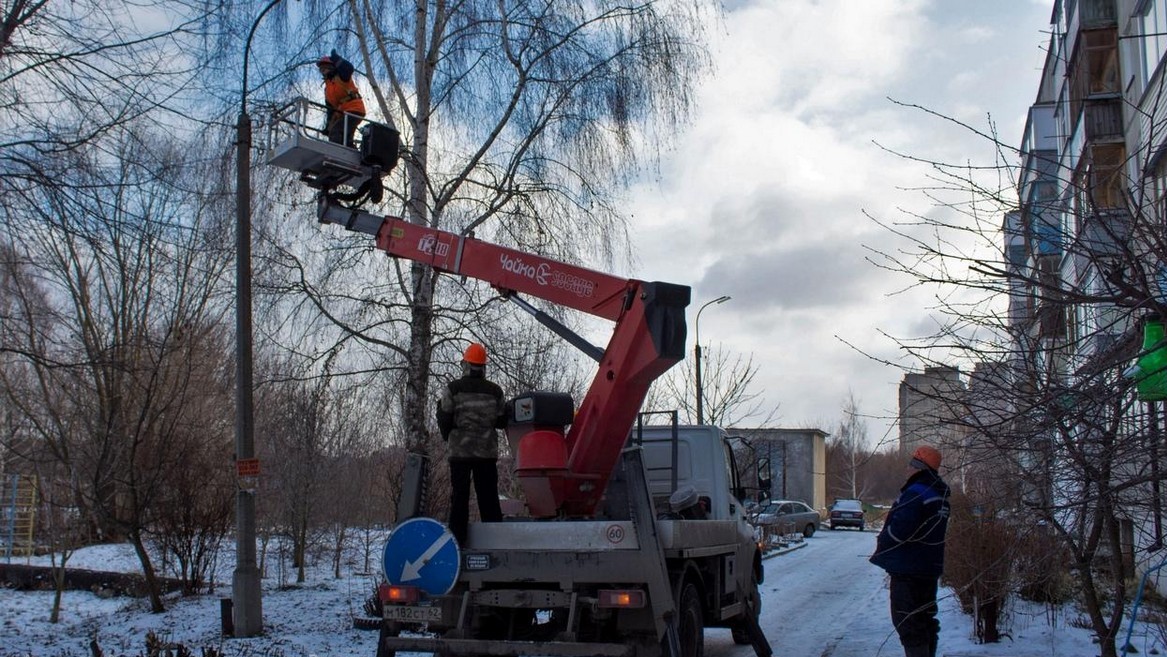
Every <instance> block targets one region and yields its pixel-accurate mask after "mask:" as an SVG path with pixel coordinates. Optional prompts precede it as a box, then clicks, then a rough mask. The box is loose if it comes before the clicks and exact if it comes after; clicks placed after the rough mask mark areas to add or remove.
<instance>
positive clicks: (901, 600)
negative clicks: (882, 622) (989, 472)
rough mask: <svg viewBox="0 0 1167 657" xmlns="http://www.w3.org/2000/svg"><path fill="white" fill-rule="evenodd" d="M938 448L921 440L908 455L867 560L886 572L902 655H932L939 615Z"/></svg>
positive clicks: (941, 527)
mask: <svg viewBox="0 0 1167 657" xmlns="http://www.w3.org/2000/svg"><path fill="white" fill-rule="evenodd" d="M940 460H941V459H940V450H938V449H936V448H935V447H932V446H931V445H920V446H919V447H917V448H916V450H915V451H914V452H912V457H911V459H910V460H909V461H908V470H909V472H908V480H907V482H905V483H904V486H903V488H901V489H900V496H899V497H898V498H896V501H895V504H893V505H892V507H891V510H890V511H888V513H887V520H885V521H884V524H883V529H882V530H881V531H880V532H879V536H878V537H877V538H876V539H875V554H873V555H871V559H870V561H871V563H873V564H875V565H877V566H879V567H880V568H883V569H884V570H886V571H887V573H888V575H889V576H890V577H889V579H890V585H889V589H890V598H891V619H892V624H893V625H894V626H895V630H896V633H897V634H899V637H900V644H902V645H903V647H904V655H905V656H906V657H936V647H937V640H938V638H939V635H940V621H938V620H936V612H937V607H936V589H937V587H938V585H939V581H940V575H941V574H942V573H943V572H944V535H945V533H946V532H947V530H948V515H949V505H948V496H949V489H948V484H946V483H944V480H943V479H941V478H940V472H939V470H940Z"/></svg>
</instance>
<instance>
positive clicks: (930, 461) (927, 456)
mask: <svg viewBox="0 0 1167 657" xmlns="http://www.w3.org/2000/svg"><path fill="white" fill-rule="evenodd" d="M916 461H919V462H920V463H922V464H924V465H926V466H928V467H929V468H931V469H932V470H939V469H940V450H938V449H936V448H935V447H932V446H931V445H920V446H919V447H917V448H916V451H914V452H912V466H913V467H915V465H916V463H915V462H916Z"/></svg>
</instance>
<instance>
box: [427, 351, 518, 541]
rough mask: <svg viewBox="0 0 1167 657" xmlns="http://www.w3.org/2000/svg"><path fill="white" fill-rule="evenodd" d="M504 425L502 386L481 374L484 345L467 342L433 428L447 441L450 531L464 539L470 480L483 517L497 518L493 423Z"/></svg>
mask: <svg viewBox="0 0 1167 657" xmlns="http://www.w3.org/2000/svg"><path fill="white" fill-rule="evenodd" d="M503 428H506V414H505V406H504V401H503V394H502V388H500V387H498V385H496V384H495V383H493V382H491V381H488V380H487V379H486V347H483V346H482V345H481V344H478V343H477V342H472V343H470V346H468V347H466V351H465V352H464V353H463V354H462V377H461V378H458V379H455V380H453V381H451V382H449V383H448V384H446V386H445V387H444V388H443V389H442V395H441V399H440V400H439V401H438V429H439V430H440V431H441V433H442V438H443V439H445V440H446V441H447V442H448V443H449V444H450V452H449V454H450V456H449V463H450V521H449V526H450V532H451V533H453V534H454V538H455V539H457V540H458V543H459V544H460V545H463V546H465V545H466V533H467V531H468V525H469V522H470V482H471V480H473V482H474V494H475V495H476V496H477V497H478V514H479V516H480V517H481V518H482V521H483V522H501V521H502V507H501V505H500V504H499V502H498V469H497V465H498V431H497V430H498V429H503Z"/></svg>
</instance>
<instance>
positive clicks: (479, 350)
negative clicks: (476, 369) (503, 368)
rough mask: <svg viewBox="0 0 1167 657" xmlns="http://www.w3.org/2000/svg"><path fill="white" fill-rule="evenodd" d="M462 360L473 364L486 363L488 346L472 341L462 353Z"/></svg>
mask: <svg viewBox="0 0 1167 657" xmlns="http://www.w3.org/2000/svg"><path fill="white" fill-rule="evenodd" d="M462 360H464V361H466V362H467V363H470V364H471V365H485V364H486V347H483V346H482V345H480V344H478V343H477V342H471V343H470V346H469V347H466V351H465V353H463V354H462Z"/></svg>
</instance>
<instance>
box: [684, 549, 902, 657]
mask: <svg viewBox="0 0 1167 657" xmlns="http://www.w3.org/2000/svg"><path fill="white" fill-rule="evenodd" d="M874 546H875V533H874V532H872V531H865V532H859V531H856V530H853V529H840V530H838V531H829V530H827V529H826V528H825V527H824V528H823V529H822V530H821V531H819V532H818V533H816V534H815V535H814V536H812V537H811V538H809V539H807V540H806V541H805V546H804V547H802V548H799V549H796V550H793V551H790V552H787V553H785V554H780V555H778V556H774V557H770V558H768V559H766V561H765V562H764V564H765V567H766V579H765V581H764V582H763V583H762V596H763V597H762V614H761V618H760V619H759V624H760V625H761V626H762V631H763V632H765V634H766V638H767V639H769V641H770V646H771V648H772V649H773V651H774V655H776V656H779V655H800V656H807V657H853V656H854V657H859V656H862V657H873V656H875V655H882V656H885V657H886V656H889V655H899V654H902V652H901V648H900V646H899V641H898V640H897V639H896V638H895V636H894V634H891V635H890V636H889V633H890V632H891V621H890V619H888V618H887V616H888V612H887V589H886V587H885V585H884V573H883V571H882V570H880V569H879V568H876V567H875V566H872V565H871V564H870V563H868V562H867V557H868V556H869V555H870V554H871V551H872V549H873V548H874ZM753 654H754V650H753V648H752V647H751V646H738V645H734V643H733V639H732V637H731V636H730V634H729V631H728V630H722V629H709V630H706V633H705V655H706V657H748V656H750V655H753Z"/></svg>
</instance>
